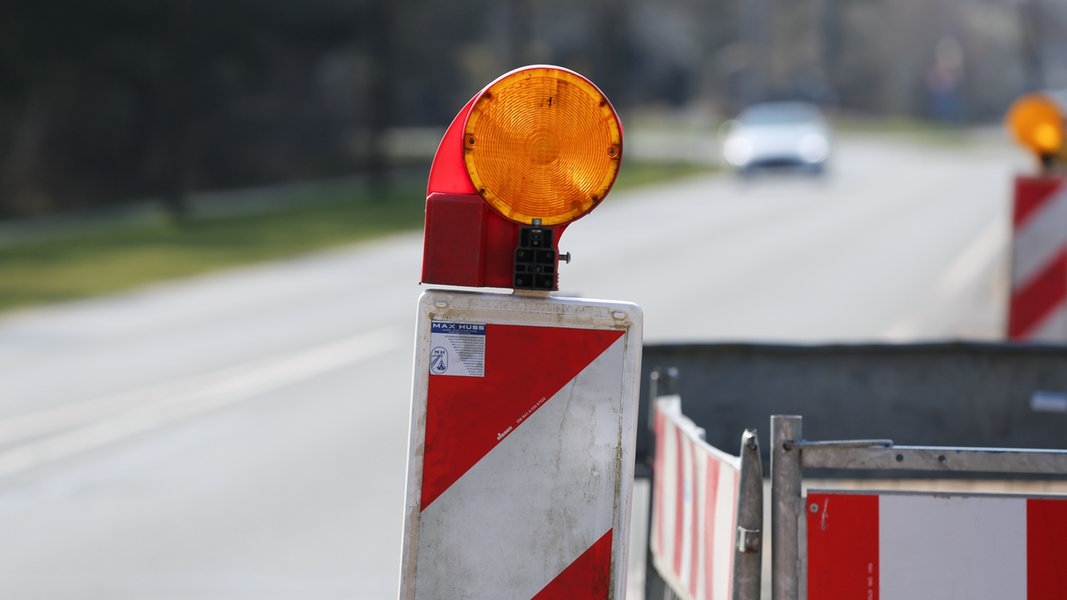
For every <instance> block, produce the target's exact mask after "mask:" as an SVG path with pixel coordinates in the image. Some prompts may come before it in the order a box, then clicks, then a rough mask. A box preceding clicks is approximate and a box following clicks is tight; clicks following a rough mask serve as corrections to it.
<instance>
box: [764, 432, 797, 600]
mask: <svg viewBox="0 0 1067 600" xmlns="http://www.w3.org/2000/svg"><path fill="white" fill-rule="evenodd" d="M802 430H803V425H802V421H801V418H800V417H799V416H795V415H790V416H784V415H774V416H772V417H771V598H772V600H797V599H798V598H799V597H800V575H801V573H800V560H799V559H800V548H799V542H800V531H799V526H800V515H801V509H802V506H803V503H802V502H801V497H800V492H801V462H800V452H801V450H800V448H799V447H796V446H794V445H793V443H794V442H799V441H801V440H802V439H803V431H802Z"/></svg>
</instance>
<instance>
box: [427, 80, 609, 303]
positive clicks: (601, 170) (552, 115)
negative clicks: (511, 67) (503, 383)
mask: <svg viewBox="0 0 1067 600" xmlns="http://www.w3.org/2000/svg"><path fill="white" fill-rule="evenodd" d="M621 160H622V123H621V122H620V121H619V117H618V115H617V114H616V113H615V110H614V108H612V106H611V103H610V102H609V101H608V99H607V97H605V96H604V94H603V93H602V92H601V91H600V90H599V89H598V88H597V87H596V86H595V85H593V84H592V83H591V82H590V81H589V80H588V79H586V78H584V77H582V76H581V75H579V74H577V73H575V72H574V71H570V70H568V69H564V68H562V67H556V66H550V65H536V66H529V67H523V68H521V69H517V70H515V71H511V72H510V73H506V74H504V75H503V76H501V77H500V78H498V79H497V80H496V81H493V82H492V83H490V84H489V85H488V86H486V88H485V89H483V90H482V91H481V92H479V93H478V94H477V95H475V96H474V98H472V99H471V100H470V101H469V102H468V103H467V105H466V106H464V107H463V110H461V111H460V112H459V114H458V115H456V118H455V119H454V120H453V121H452V124H451V125H450V126H449V128H448V129H447V130H446V131H445V135H444V137H443V138H442V140H441V144H440V146H438V148H437V154H436V155H435V156H434V161H433V165H432V166H431V167H430V178H429V183H428V185H427V190H426V193H427V196H426V229H425V238H424V248H423V263H422V281H423V283H437V284H448V285H462V286H473V287H499V288H514V289H531V290H545V291H547V290H555V289H558V273H557V268H558V266H559V259H560V255H559V247H558V244H559V237H560V235H562V233H563V230H564V229H565V228H566V226H567V225H568V224H569V223H571V222H573V221H574V220H576V219H578V218H580V217H582V216H584V215H585V214H587V213H589V212H590V211H591V210H593V209H594V208H596V207H597V205H599V204H600V202H602V201H603V200H604V197H605V196H606V195H607V193H608V191H609V190H610V189H611V186H612V184H614V182H615V178H616V176H617V175H618V172H619V165H620V164H621ZM563 258H564V260H568V261H569V260H570V257H569V255H565V256H563Z"/></svg>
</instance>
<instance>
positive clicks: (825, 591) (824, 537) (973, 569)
mask: <svg viewBox="0 0 1067 600" xmlns="http://www.w3.org/2000/svg"><path fill="white" fill-rule="evenodd" d="M807 504H808V510H807V511H806V513H807V565H808V576H807V582H808V598H812V599H819V598H883V599H893V598H961V599H964V598H965V599H967V600H981V599H983V598H989V599H990V600H992V599H1001V598H1025V599H1027V600H1052V599H1054V598H1056V599H1060V598H1063V597H1064V595H1065V593H1067V572H1065V571H1064V569H1063V557H1064V556H1065V554H1067V499H1064V498H1026V497H1019V496H992V495H957V494H936V495H935V494H902V493H868V494H862V493H848V492H816V491H809V492H808V494H807Z"/></svg>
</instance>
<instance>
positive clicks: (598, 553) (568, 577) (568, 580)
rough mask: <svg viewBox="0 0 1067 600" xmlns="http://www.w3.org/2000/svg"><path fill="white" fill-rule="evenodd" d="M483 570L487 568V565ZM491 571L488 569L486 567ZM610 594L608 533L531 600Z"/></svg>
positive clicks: (583, 598) (568, 599) (582, 599)
mask: <svg viewBox="0 0 1067 600" xmlns="http://www.w3.org/2000/svg"><path fill="white" fill-rule="evenodd" d="M487 567H490V566H489V565H487ZM490 568H491V567H490ZM610 593H611V530H610V529H609V530H608V532H607V533H605V534H604V535H603V536H601V537H600V539H599V540H597V541H596V542H595V543H594V544H593V545H592V546H590V547H589V549H588V550H586V551H585V552H584V553H582V555H581V556H579V557H578V559H577V560H575V561H574V562H573V563H571V564H570V566H568V567H567V568H566V569H564V570H563V572H562V573H560V574H559V576H558V577H556V578H555V579H553V580H552V582H551V583H549V584H548V585H546V586H545V587H544V588H543V589H542V590H541V591H540V592H537V595H536V596H534V597H533V600H587V599H589V600H592V599H594V598H596V599H605V598H608V597H609V596H610Z"/></svg>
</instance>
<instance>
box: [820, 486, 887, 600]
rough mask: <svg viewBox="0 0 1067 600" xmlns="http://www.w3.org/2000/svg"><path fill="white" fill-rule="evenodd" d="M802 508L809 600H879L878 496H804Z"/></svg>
mask: <svg viewBox="0 0 1067 600" xmlns="http://www.w3.org/2000/svg"><path fill="white" fill-rule="evenodd" d="M805 506H806V510H805V511H804V513H805V514H806V515H807V516H808V598H809V600H838V599H840V598H864V599H867V600H878V496H877V495H876V494H819V493H809V494H808V496H807V500H806V504H805ZM813 508H814V510H813Z"/></svg>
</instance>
